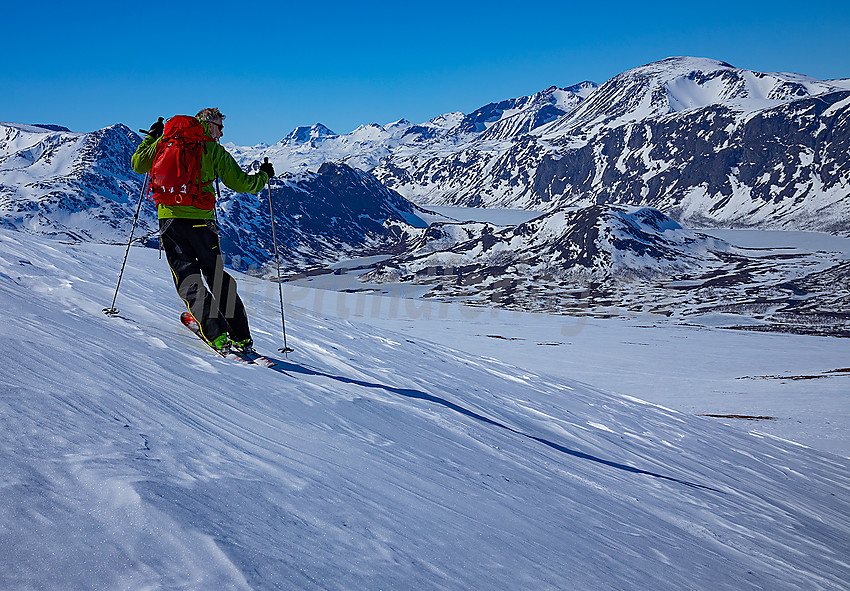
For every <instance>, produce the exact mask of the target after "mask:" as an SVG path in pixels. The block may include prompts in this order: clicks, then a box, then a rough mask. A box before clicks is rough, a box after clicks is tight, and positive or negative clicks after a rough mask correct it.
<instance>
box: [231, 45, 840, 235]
mask: <svg viewBox="0 0 850 591" xmlns="http://www.w3.org/2000/svg"><path fill="white" fill-rule="evenodd" d="M848 89H850V81H848V80H830V81H821V80H816V79H813V78H810V77H807V76H803V75H800V74H787V73H782V74H779V73H762V72H754V71H750V70H744V69H739V68H735V67H733V66H731V65H729V64H727V63H725V62H720V61H715V60H710V59H702V58H687V57H681V58H669V59H666V60H662V61H660V62H656V63H652V64H648V65H645V66H641V67H639V68H635V69H633V70H629V71H627V72H624V73H623V74H620V75H618V76H615V77H614V78H612V79H611V80H609V81H607V82H606V83H605V84H603V85H601V86H597V85H596V84H594V83H591V82H584V83H582V84H579V85H576V86H572V87H568V88H556V87H552V88H549V89H546V90H544V91H542V92H540V93H537V94H535V95H533V96H531V97H522V98H518V99H510V100H506V101H501V102H498V103H491V104H490V105H487V106H485V107H482V108H481V109H478V110H476V111H475V112H473V113H470V114H468V115H464V114H463V113H448V114H445V115H441V116H440V117H437V118H435V119H432V120H431V121H428V122H426V123H422V124H412V123H410V122H409V121H405V120H402V121H398V122H395V123H392V124H390V125H387V126H379V125H377V124H371V125H366V126H362V127H360V128H358V129H356V130H354V131H353V132H351V133H349V134H346V135H336V134H333V133H332V132H330V130H328V129H327V128H325V127H323V126H320V125H317V126H314V128H312V129H311V130H310V131H309V132H308V130H307V129H304V128H302V129H300V130H296V132H293V134H290V136H288V137H287V138H286V139H285V140H283V141H282V142H280V143H278V144H275V145H273V146H269V147H268V148H263V149H262V150H256V149H240V150H239V153H240V156H241V157H242V158H245V159H256V158H258V157H259V156H260V153H262V154H263V155H268V156H269V157H270V158H271V160H272V161H273V162H274V164H275V166H276V167H278V168H279V169H281V170H285V169H288V170H300V169H305V168H315V167H316V166H317V165H318V164H319V163H321V162H324V161H327V160H338V161H343V162H346V163H348V164H350V165H351V166H354V167H357V168H361V169H363V170H366V171H369V172H371V173H372V174H374V175H375V176H376V177H377V178H378V179H379V180H381V182H383V183H384V184H385V185H386V186H387V187H389V188H391V189H394V190H396V191H398V192H399V193H401V194H402V195H404V196H405V197H407V198H408V199H410V200H412V201H413V202H415V203H417V204H419V205H455V206H473V207H514V208H525V209H537V210H539V211H550V210H552V209H556V208H558V207H561V206H587V205H592V204H596V203H615V204H616V203H620V204H630V205H644V206H650V207H655V208H658V209H660V210H662V211H663V212H665V213H666V214H668V215H670V216H672V217H673V218H674V219H676V220H677V221H679V222H680V223H683V224H685V225H688V226H691V227H736V228H770V229H798V230H816V231H826V232H833V233H840V234H843V235H848V234H850V157H848V154H850V116H848V109H850V90H848Z"/></svg>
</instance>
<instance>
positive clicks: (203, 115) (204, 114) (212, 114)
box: [195, 107, 224, 122]
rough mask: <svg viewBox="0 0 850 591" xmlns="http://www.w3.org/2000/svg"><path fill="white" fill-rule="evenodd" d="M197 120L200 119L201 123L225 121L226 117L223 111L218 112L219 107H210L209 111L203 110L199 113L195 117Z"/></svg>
mask: <svg viewBox="0 0 850 591" xmlns="http://www.w3.org/2000/svg"><path fill="white" fill-rule="evenodd" d="M195 118H196V119H200V120H201V121H207V122H210V121H217V120H221V121H224V115H222V114H221V111H219V110H218V107H209V108H207V109H201V110H200V111H198V114H197V115H195Z"/></svg>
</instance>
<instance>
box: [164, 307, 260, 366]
mask: <svg viewBox="0 0 850 591" xmlns="http://www.w3.org/2000/svg"><path fill="white" fill-rule="evenodd" d="M180 323H181V324H182V325H183V326H185V327H186V328H188V329H189V330H191V331H192V332H193V333H194V334H195V336H197V337H198V338H199V339H201V341H202V342H203V343H204V344H205V345H206V346H207V347H209V348H210V350H212V351H213V352H214V353H216V354H217V355H218V356H219V357H224V358H225V359H231V360H233V361H240V362H242V363H250V364H251V365H260V366H262V367H274V366H275V362H274V361H272V360H271V359H269V358H268V357H264V356H263V355H260V354H259V353H257V352H256V351H254V350H253V349H250V350H246V351H235V350H233V349H228V350H226V351H220V350H218V349H216V348H215V347H213V346H212V345H211V344H210V342H209V341H208V340H207V339H205V338H204V335H203V334H201V327H200V325H199V324H198V321H197V320H195V317H194V316H192V315H191V314H190V313H189V312H183V313H182V314H181V315H180Z"/></svg>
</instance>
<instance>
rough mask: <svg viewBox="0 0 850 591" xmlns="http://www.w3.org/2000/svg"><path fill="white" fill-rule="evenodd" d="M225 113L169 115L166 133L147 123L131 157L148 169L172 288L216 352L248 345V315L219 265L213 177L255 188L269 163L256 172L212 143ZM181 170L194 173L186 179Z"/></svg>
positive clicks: (269, 170) (240, 188)
mask: <svg viewBox="0 0 850 591" xmlns="http://www.w3.org/2000/svg"><path fill="white" fill-rule="evenodd" d="M224 119H225V116H224V115H222V114H221V111H219V110H218V109H217V108H208V109H203V110H202V111H200V112H199V113H198V114H197V115H195V117H194V118H193V117H188V116H185V115H177V116H175V117H172V118H171V119H169V121H168V122H167V123H166V124H165V126H164V128H165V129H164V133H163V131H161V130H162V127H163V126H162V124H160V125H159V126H156V125H154V126H151V131H150V133H149V135H148V136H147V137H145V139H144V141H143V142H142V143H141V145H139V147H138V148H137V149H136V152H135V153H134V154H133V157H132V162H131V163H132V166H133V170H134V171H136V172H137V173H139V174H142V173H151V179H150V183H151V192H152V194H153V196H154V200H155V201H156V203H157V213H158V217H159V228H160V237H161V240H162V247H163V249H164V250H165V256H166V259H167V261H168V265H169V267H171V272H172V276H173V278H174V285H175V287H176V288H177V293H178V294H179V295H180V297H181V298H182V299H183V301H184V302H186V305H187V306H188V308H189V311H190V312H191V313H192V315H193V316H194V317H195V319H196V320H197V321H198V325H199V327H200V331H201V335H202V337H203V338H204V339H205V340H206V341H207V342H208V343H209V344H210V345H211V346H212V347H213V348H215V349H217V350H218V351H227V350H229V349H231V348H232V349H235V350H237V351H238V350H244V351H250V350H251V349H252V347H253V340H252V338H251V332H250V329H249V328H248V316H247V314H246V313H245V307H244V306H243V304H242V300H241V299H240V298H239V295H238V294H237V293H236V281H235V280H234V279H233V278H232V277H231V276H230V275H228V274H227V273H226V272H225V271H224V259H223V257H222V254H221V248H220V244H219V239H218V228H217V226H216V223H215V220H216V217H215V195H216V190H215V188H213V186H212V184H213V181H215V180H216V179H219V178H220V179H221V181H222V182H223V183H224V184H225V185H226V186H227V187H229V188H230V189H232V190H234V191H236V192H238V193H259V192H260V191H262V190H263V187H265V185H266V182H268V180H269V178H271V177H273V176H274V168H273V167H272V165H271V164H270V163H269V162H268V161H266V162H265V163H264V164H263V165H262V166H260V172H258V173H257V174H254V175H249V174H247V173H245V172H244V171H243V170H242V169H241V168H239V165H238V164H237V163H236V161H235V160H234V159H233V156H231V155H230V154H229V153H228V152H227V150H225V149H224V148H223V147H222V146H221V145H220V144H219V143H218V140H219V138H221V136H222V135H223V129H224ZM160 121H161V118H160ZM187 170H188V171H189V174H190V176H192V177H193V178H191V179H190V180H189V181H186V180H185V173H186V171H187ZM181 174H183V175H184V177H180V175H181ZM174 179H182V180H176V181H175V180H174ZM204 280H206V285H205V284H204Z"/></svg>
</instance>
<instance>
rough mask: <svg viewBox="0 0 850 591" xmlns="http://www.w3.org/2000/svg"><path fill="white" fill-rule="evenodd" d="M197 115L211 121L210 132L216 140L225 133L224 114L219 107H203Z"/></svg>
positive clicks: (201, 118) (198, 117)
mask: <svg viewBox="0 0 850 591" xmlns="http://www.w3.org/2000/svg"><path fill="white" fill-rule="evenodd" d="M195 117H196V118H197V119H200V120H201V121H206V122H207V123H209V126H208V127H209V128H210V134H211V135H212V138H213V139H214V140H217V139H219V138H220V137H221V136H223V135H224V131H222V130H223V129H224V115H222V114H221V111H219V110H218V108H217V107H210V108H208V109H201V110H200V111H198V114H197V115H195Z"/></svg>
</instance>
